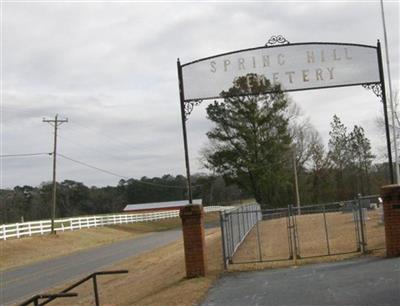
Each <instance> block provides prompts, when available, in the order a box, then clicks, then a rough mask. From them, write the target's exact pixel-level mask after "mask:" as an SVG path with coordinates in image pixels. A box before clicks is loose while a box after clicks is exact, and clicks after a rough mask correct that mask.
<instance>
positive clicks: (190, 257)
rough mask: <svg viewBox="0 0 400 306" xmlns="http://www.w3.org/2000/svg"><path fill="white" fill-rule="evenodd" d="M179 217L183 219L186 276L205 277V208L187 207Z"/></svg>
mask: <svg viewBox="0 0 400 306" xmlns="http://www.w3.org/2000/svg"><path fill="white" fill-rule="evenodd" d="M179 216H180V217H181V219H182V231H183V244H184V249H185V265H186V276H187V277H188V278H192V277H198V276H205V275H206V272H207V266H206V262H207V258H206V243H205V235H204V211H203V207H202V206H201V205H196V204H193V205H187V206H185V207H183V208H181V210H180V212H179Z"/></svg>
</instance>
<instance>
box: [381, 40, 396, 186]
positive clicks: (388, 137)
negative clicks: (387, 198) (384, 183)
mask: <svg viewBox="0 0 400 306" xmlns="http://www.w3.org/2000/svg"><path fill="white" fill-rule="evenodd" d="M377 54H378V67H379V79H380V83H381V90H382V104H383V114H384V117H385V132H386V146H387V153H388V159H389V174H390V183H391V184H394V174H393V160H392V148H391V144H390V132H389V119H388V112H387V102H386V89H385V77H384V74H383V64H382V50H381V43H380V41H379V40H378V53H377Z"/></svg>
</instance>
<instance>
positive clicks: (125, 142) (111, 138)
mask: <svg viewBox="0 0 400 306" xmlns="http://www.w3.org/2000/svg"><path fill="white" fill-rule="evenodd" d="M73 123H74V124H77V125H79V126H80V127H83V128H84V129H86V130H88V131H89V132H92V133H94V134H96V135H97V136H98V135H100V136H103V137H106V138H108V139H110V140H111V141H114V142H115V143H119V144H120V145H124V146H126V147H128V148H131V149H135V150H137V149H138V148H137V147H135V146H132V144H130V143H129V142H127V141H124V140H122V139H120V138H117V137H116V136H115V135H113V136H111V135H108V134H106V133H104V132H99V131H96V130H95V129H93V128H90V127H88V126H85V125H83V124H82V123H80V122H76V121H74V122H73Z"/></svg>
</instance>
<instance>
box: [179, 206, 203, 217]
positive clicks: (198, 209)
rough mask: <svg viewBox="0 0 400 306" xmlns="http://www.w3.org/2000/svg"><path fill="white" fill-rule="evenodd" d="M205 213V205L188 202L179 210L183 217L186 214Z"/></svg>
mask: <svg viewBox="0 0 400 306" xmlns="http://www.w3.org/2000/svg"><path fill="white" fill-rule="evenodd" d="M203 213H204V211H203V205H201V204H188V205H186V206H184V207H182V208H181V209H180V210H179V216H180V217H181V218H182V217H186V216H198V215H202V214H203Z"/></svg>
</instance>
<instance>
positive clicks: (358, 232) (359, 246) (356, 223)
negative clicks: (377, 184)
mask: <svg viewBox="0 0 400 306" xmlns="http://www.w3.org/2000/svg"><path fill="white" fill-rule="evenodd" d="M352 211H353V222H354V229H355V234H356V245H357V251H358V252H360V251H361V242H360V241H361V239H360V227H359V225H358V220H357V215H358V207H357V200H354V205H353V207H352Z"/></svg>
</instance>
